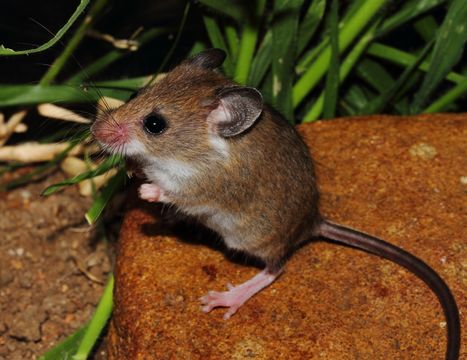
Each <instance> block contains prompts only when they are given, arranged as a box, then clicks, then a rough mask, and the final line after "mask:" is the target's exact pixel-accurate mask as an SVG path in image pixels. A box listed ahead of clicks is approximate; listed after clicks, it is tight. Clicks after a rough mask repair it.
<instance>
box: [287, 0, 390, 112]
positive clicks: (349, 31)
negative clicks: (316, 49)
mask: <svg viewBox="0 0 467 360" xmlns="http://www.w3.org/2000/svg"><path fill="white" fill-rule="evenodd" d="M387 1H388V0H372V1H366V2H364V3H363V4H362V6H361V7H359V8H358V9H357V10H356V11H355V13H354V14H353V16H352V17H351V18H350V19H349V20H348V22H347V23H346V24H345V25H344V26H343V27H342V28H341V29H340V32H339V50H340V51H341V52H342V51H344V50H345V49H346V48H347V47H348V46H349V45H350V43H351V42H352V41H353V40H354V39H355V38H356V36H357V35H358V34H359V33H360V31H361V30H362V29H363V28H364V27H365V26H366V25H367V24H368V22H369V21H371V18H372V17H373V16H374V15H375V13H376V12H377V11H379V10H380V9H381V8H382V7H383V6H384V5H385V3H386V2H387ZM330 60H331V48H330V46H329V45H328V46H326V48H325V49H324V50H323V51H322V52H321V54H320V55H319V56H318V57H317V59H316V60H315V62H314V63H313V64H312V65H311V66H310V67H309V68H308V69H307V71H306V72H305V73H304V74H303V75H302V76H301V77H300V79H299V80H298V81H297V82H296V84H295V86H294V87H293V105H294V107H297V106H298V105H299V104H300V103H301V102H302V100H303V99H304V98H305V96H307V95H308V94H309V92H310V91H311V90H312V89H313V88H314V87H315V86H316V84H317V83H318V81H319V80H321V78H322V77H323V76H324V74H325V73H326V71H327V70H328V67H329V62H330Z"/></svg>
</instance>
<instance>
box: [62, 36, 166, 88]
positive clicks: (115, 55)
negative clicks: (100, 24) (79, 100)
mask: <svg viewBox="0 0 467 360" xmlns="http://www.w3.org/2000/svg"><path fill="white" fill-rule="evenodd" d="M168 31H169V28H153V29H149V30H148V31H145V32H144V33H142V34H141V35H140V36H139V37H138V38H137V39H136V40H137V41H138V43H139V45H140V47H142V46H143V45H145V44H146V43H148V42H149V41H151V40H153V39H155V38H156V37H158V36H160V35H162V34H165V33H167V32H168ZM130 54H132V52H130V51H122V50H119V49H114V50H111V51H109V52H108V53H107V54H105V55H104V56H102V57H100V58H99V59H97V60H96V61H94V62H93V63H92V64H90V65H88V66H86V67H85V68H84V69H82V70H81V71H79V72H78V73H76V74H75V75H73V76H72V77H70V78H69V79H68V80H66V81H65V83H67V84H70V85H71V84H74V85H76V84H81V83H82V82H83V81H85V80H89V79H90V78H91V76H93V75H96V74H98V73H99V72H101V71H102V70H104V69H106V68H107V67H108V66H110V65H112V64H113V63H115V62H116V61H118V60H120V59H121V58H123V57H125V56H128V55H130Z"/></svg>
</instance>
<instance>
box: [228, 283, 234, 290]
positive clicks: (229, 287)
mask: <svg viewBox="0 0 467 360" xmlns="http://www.w3.org/2000/svg"><path fill="white" fill-rule="evenodd" d="M234 287H235V286H234V284H232V283H231V282H228V283H227V289H228V290H232V289H233V288H234Z"/></svg>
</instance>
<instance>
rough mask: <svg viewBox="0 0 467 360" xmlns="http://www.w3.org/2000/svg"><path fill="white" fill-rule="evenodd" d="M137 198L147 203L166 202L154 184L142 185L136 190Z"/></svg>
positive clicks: (161, 192) (162, 193)
mask: <svg viewBox="0 0 467 360" xmlns="http://www.w3.org/2000/svg"><path fill="white" fill-rule="evenodd" d="M138 194H139V197H140V198H141V199H143V200H146V201H149V202H159V201H160V202H167V198H166V197H165V195H164V192H163V191H162V189H161V188H160V187H159V186H157V185H155V184H142V185H141V186H140V187H139V189H138Z"/></svg>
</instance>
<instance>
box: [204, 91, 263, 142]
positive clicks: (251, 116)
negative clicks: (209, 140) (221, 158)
mask: <svg viewBox="0 0 467 360" xmlns="http://www.w3.org/2000/svg"><path fill="white" fill-rule="evenodd" d="M217 100H218V105H217V107H216V108H215V109H214V110H212V111H211V113H210V114H209V115H208V122H209V123H210V124H211V125H213V127H214V128H215V129H216V131H217V133H218V134H219V135H221V136H223V137H231V136H235V135H238V134H241V133H242V132H244V131H245V130H247V129H249V128H250V127H251V126H252V125H253V124H254V122H255V121H256V119H258V118H259V116H260V115H261V112H262V111H263V97H262V96H261V93H260V92H259V91H258V90H256V89H254V88H251V87H243V86H234V87H229V88H226V89H223V90H222V91H221V92H220V93H219V94H218V96H217Z"/></svg>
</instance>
